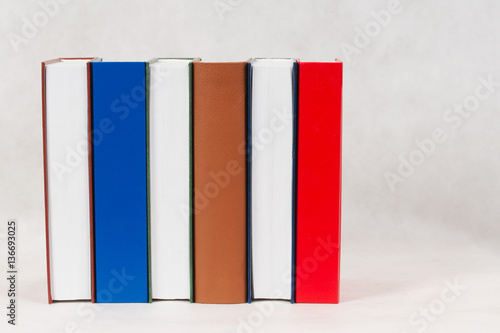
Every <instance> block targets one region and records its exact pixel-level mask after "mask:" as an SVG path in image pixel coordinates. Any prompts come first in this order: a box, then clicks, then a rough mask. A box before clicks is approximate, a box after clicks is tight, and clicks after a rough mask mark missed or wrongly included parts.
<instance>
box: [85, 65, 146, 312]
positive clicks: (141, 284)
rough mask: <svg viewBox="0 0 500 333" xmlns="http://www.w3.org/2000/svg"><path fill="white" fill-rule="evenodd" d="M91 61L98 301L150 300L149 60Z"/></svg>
mask: <svg viewBox="0 0 500 333" xmlns="http://www.w3.org/2000/svg"><path fill="white" fill-rule="evenodd" d="M91 66H92V71H91V73H92V91H93V101H92V138H93V140H92V141H93V143H92V150H93V181H94V195H93V198H94V202H93V204H94V207H93V208H94V247H95V259H94V260H95V261H94V264H95V295H96V301H97V302H98V303H133V302H149V301H150V297H149V295H150V293H149V281H148V279H149V274H148V266H149V263H148V225H149V224H148V175H147V163H148V162H147V161H148V159H147V149H146V147H147V134H148V132H147V110H146V90H145V82H146V72H145V67H146V66H145V63H144V62H100V63H92V64H91Z"/></svg>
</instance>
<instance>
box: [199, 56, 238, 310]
mask: <svg viewBox="0 0 500 333" xmlns="http://www.w3.org/2000/svg"><path fill="white" fill-rule="evenodd" d="M246 68H247V62H236V63H205V62H194V63H193V78H194V79H193V82H194V111H193V112H194V117H193V126H194V138H193V142H194V146H193V148H194V202H193V204H194V206H193V217H194V301H195V302H197V303H244V302H246V300H247V243H246V237H247V233H246V190H247V188H246V180H245V178H246V177H245V174H246V170H245V169H246V165H245V164H246V162H245V155H246V141H245V119H246V93H247V91H246V80H247V71H246Z"/></svg>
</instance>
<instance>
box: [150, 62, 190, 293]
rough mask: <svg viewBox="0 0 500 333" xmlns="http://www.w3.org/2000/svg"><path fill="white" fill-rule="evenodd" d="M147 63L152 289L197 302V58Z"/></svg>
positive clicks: (153, 291)
mask: <svg viewBox="0 0 500 333" xmlns="http://www.w3.org/2000/svg"><path fill="white" fill-rule="evenodd" d="M193 61H199V58H155V59H152V60H151V61H149V62H148V63H147V77H146V83H147V109H148V114H149V119H148V121H149V126H148V128H149V136H148V137H149V142H148V148H149V149H148V152H149V157H148V165H149V167H148V172H149V173H148V174H149V179H150V181H149V184H150V187H149V196H150V201H149V202H150V212H151V214H150V216H151V231H150V238H151V241H150V247H151V251H150V252H151V256H150V258H151V259H150V261H151V283H152V285H154V288H152V290H151V295H152V298H153V299H190V300H191V301H192V295H193V292H192V289H193V283H192V281H193V277H192V275H193V272H192V269H191V267H192V256H193V251H192V250H193V249H192V239H191V238H192V236H191V232H192V209H191V207H192V199H191V198H192V86H193V85H192V63H193Z"/></svg>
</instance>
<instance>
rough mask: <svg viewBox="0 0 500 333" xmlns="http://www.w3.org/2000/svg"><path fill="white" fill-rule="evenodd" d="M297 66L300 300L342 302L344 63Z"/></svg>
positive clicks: (297, 265)
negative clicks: (340, 300) (341, 239)
mask: <svg viewBox="0 0 500 333" xmlns="http://www.w3.org/2000/svg"><path fill="white" fill-rule="evenodd" d="M298 65H299V92H298V95H299V98H298V100H299V101H298V162H297V235H296V237H297V244H296V249H297V252H296V272H295V274H296V281H295V290H296V302H297V303H338V302H339V276H340V274H339V273H340V196H341V148H342V141H341V138H342V135H341V133H342V63H341V62H340V61H336V62H329V63H318V62H299V64H298Z"/></svg>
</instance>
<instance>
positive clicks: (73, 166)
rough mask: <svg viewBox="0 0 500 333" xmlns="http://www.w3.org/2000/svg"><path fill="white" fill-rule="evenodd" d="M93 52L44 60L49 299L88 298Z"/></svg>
mask: <svg viewBox="0 0 500 333" xmlns="http://www.w3.org/2000/svg"><path fill="white" fill-rule="evenodd" d="M99 60H100V59H97V58H60V59H54V60H50V61H45V62H42V120H43V161H44V187H45V190H44V195H45V227H46V254H47V283H48V301H49V303H52V301H62V300H90V299H91V298H93V294H92V284H93V279H92V274H93V272H92V266H91V257H92V253H93V248H92V246H91V234H92V233H91V229H92V214H91V210H92V203H91V197H92V182H91V176H90V171H91V155H90V154H89V149H88V147H89V140H90V135H89V133H90V132H89V130H90V127H89V126H90V101H91V91H90V70H89V64H90V62H92V61H99Z"/></svg>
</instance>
